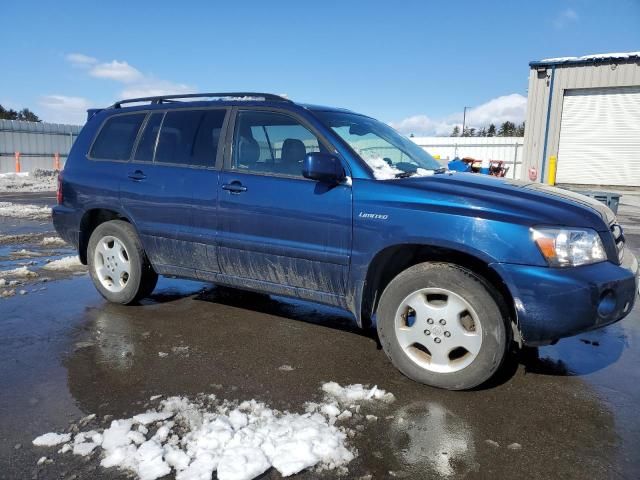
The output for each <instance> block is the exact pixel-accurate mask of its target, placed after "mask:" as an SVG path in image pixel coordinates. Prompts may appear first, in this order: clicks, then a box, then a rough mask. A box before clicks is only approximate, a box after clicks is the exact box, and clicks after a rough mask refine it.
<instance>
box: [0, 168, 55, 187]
mask: <svg viewBox="0 0 640 480" xmlns="http://www.w3.org/2000/svg"><path fill="white" fill-rule="evenodd" d="M57 184H58V174H57V172H54V171H53V170H39V169H37V170H34V171H33V172H31V173H29V172H21V173H0V192H53V191H55V190H56V189H57V187H58V185H57Z"/></svg>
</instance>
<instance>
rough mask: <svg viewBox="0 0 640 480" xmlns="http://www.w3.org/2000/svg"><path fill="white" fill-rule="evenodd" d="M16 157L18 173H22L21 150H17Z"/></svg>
mask: <svg viewBox="0 0 640 480" xmlns="http://www.w3.org/2000/svg"><path fill="white" fill-rule="evenodd" d="M15 157H16V173H20V152H16V153H15Z"/></svg>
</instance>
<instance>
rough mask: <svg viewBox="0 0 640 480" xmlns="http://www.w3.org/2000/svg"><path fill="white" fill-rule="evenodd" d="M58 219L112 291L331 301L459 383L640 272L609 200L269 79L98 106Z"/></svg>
mask: <svg viewBox="0 0 640 480" xmlns="http://www.w3.org/2000/svg"><path fill="white" fill-rule="evenodd" d="M53 221H54V225H55V228H56V230H57V231H58V232H59V234H60V235H61V236H62V237H63V238H64V239H65V240H67V241H68V242H70V243H72V244H73V245H75V246H76V247H77V248H78V253H79V255H80V259H81V260H82V262H83V263H86V264H87V265H88V266H89V271H90V274H91V278H92V279H93V282H94V283H95V286H96V288H97V289H98V291H99V292H100V293H101V294H102V295H103V296H104V297H105V298H106V299H107V300H109V301H112V302H117V303H122V304H130V303H134V302H136V301H137V300H138V299H140V298H142V297H144V296H147V295H149V294H150V293H151V292H152V290H153V289H154V287H155V285H156V282H157V279H158V275H167V276H173V277H182V278H191V279H198V280H204V281H211V282H214V283H217V284H221V285H227V286H232V287H237V288H241V289H247V290H253V291H257V292H263V293H267V294H275V295H284V296H288V297H295V298H300V299H305V300H310V301H313V302H318V303H323V304H327V305H333V306H336V307H340V308H342V309H344V310H346V311H348V312H351V313H352V314H353V316H354V317H355V321H356V322H357V323H358V325H359V326H361V327H363V328H369V327H373V326H375V327H376V328H377V331H378V335H379V338H380V341H381V343H382V346H383V348H384V350H385V352H386V354H387V355H388V356H389V358H390V359H391V361H392V362H393V364H394V365H395V366H396V367H397V368H398V369H399V370H400V371H401V372H402V373H404V374H405V375H406V376H408V377H410V378H412V379H414V380H416V381H418V382H422V383H425V384H429V385H433V386H437V387H442V388H447V389H467V388H472V387H475V386H477V385H479V384H481V383H483V382H485V381H486V380H487V379H488V378H490V377H491V376H492V375H493V374H494V373H495V372H496V370H497V369H498V367H499V366H500V364H501V362H502V361H503V359H504V357H505V353H506V352H507V350H508V348H509V347H510V345H511V344H513V343H515V344H518V345H520V346H522V345H544V344H548V343H551V342H554V341H556V340H557V339H559V338H561V337H566V336H569V335H574V334H577V333H579V332H583V331H586V330H591V329H594V328H598V327H602V326H604V325H608V324H610V323H613V322H616V321H618V320H620V319H622V318H624V317H625V316H626V315H627V314H628V313H629V312H630V311H631V309H632V307H633V304H634V301H635V296H636V291H637V288H638V262H637V260H636V258H635V257H634V255H633V254H632V253H631V252H630V251H628V250H627V249H626V248H625V238H624V235H623V232H622V228H621V227H620V226H619V225H618V224H617V222H616V218H615V216H614V214H613V213H612V212H611V210H609V209H608V208H607V207H606V206H604V205H602V204H601V203H598V202H596V201H593V200H591V199H589V198H587V197H584V196H581V195H578V194H575V193H571V192H568V191H565V190H561V189H557V188H553V187H549V186H546V185H542V184H536V183H524V182H517V181H510V180H502V179H496V178H492V177H488V176H482V175H472V174H465V173H462V174H461V173H453V172H449V171H446V170H445V169H444V168H442V167H441V165H440V164H438V162H437V161H435V160H434V159H433V158H432V157H431V156H430V155H429V154H427V153H426V152H425V151H424V150H422V149H421V148H419V147H418V146H417V145H415V144H414V143H413V142H411V141H410V140H409V139H407V138H405V137H403V136H401V135H400V134H398V133H397V132H396V131H394V130H393V129H392V128H390V127H388V126H387V125H385V124H383V123H381V122H379V121H377V120H374V119H373V118H370V117H367V116H364V115H359V114H357V113H354V112H351V111H348V110H344V109H338V108H328V107H321V106H314V105H300V104H296V103H294V102H292V101H290V100H288V99H285V98H282V97H279V96H276V95H271V94H263V93H228V94H193V95H172V96H162V97H150V98H138V99H132V100H124V101H121V102H117V103H115V104H114V105H112V106H111V107H109V108H106V109H103V110H90V111H89V119H88V121H87V124H86V125H85V127H84V128H83V130H82V132H81V133H80V135H79V137H78V139H77V141H76V142H75V144H74V146H73V149H72V151H71V153H70V155H69V159H68V161H67V163H66V165H65V168H64V171H63V172H62V174H61V175H60V180H59V191H58V205H57V206H56V207H55V208H54V210H53Z"/></svg>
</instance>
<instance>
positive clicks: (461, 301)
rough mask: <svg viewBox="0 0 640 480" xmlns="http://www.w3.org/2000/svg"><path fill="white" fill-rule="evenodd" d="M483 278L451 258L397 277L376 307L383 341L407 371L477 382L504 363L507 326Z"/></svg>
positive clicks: (453, 383)
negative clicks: (452, 261)
mask: <svg viewBox="0 0 640 480" xmlns="http://www.w3.org/2000/svg"><path fill="white" fill-rule="evenodd" d="M490 289H491V287H490V285H488V284H487V283H486V282H485V281H484V280H483V279H482V278H480V277H478V276H476V275H474V274H473V273H472V272H471V271H470V270H467V269H465V268H462V267H459V266H457V265H453V264H447V263H422V264H418V265H415V266H413V267H411V268H409V269H407V270H405V271H404V272H402V273H400V274H399V275H398V276H397V277H396V278H394V279H393V280H392V281H391V283H389V285H388V286H387V288H386V289H385V290H384V292H383V293H382V297H381V298H380V303H379V306H378V312H377V327H378V335H379V337H380V342H381V343H382V346H383V348H384V351H385V352H386V354H387V356H388V357H389V358H390V359H391V361H392V363H393V364H394V365H395V366H396V367H397V368H398V369H399V370H400V371H401V372H402V373H404V374H405V375H406V376H407V377H409V378H411V379H413V380H415V381H418V382H421V383H425V384H427V385H432V386H435V387H440V388H446V389H449V390H464V389H469V388H473V387H475V386H478V385H480V384H482V383H483V382H485V381H486V380H487V379H489V378H490V377H491V376H492V375H493V374H494V373H495V372H496V371H497V370H498V368H499V367H500V364H501V363H502V360H503V359H504V357H505V352H506V349H507V341H508V337H507V329H506V322H505V320H504V318H503V314H502V312H501V310H500V307H499V305H498V303H497V300H496V299H495V298H494V296H493V295H492V294H491V292H490Z"/></svg>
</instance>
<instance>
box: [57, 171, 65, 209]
mask: <svg viewBox="0 0 640 480" xmlns="http://www.w3.org/2000/svg"><path fill="white" fill-rule="evenodd" d="M56 200H57V201H58V205H62V202H63V201H64V196H63V195H62V172H60V173H59V174H58V192H57V193H56Z"/></svg>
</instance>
